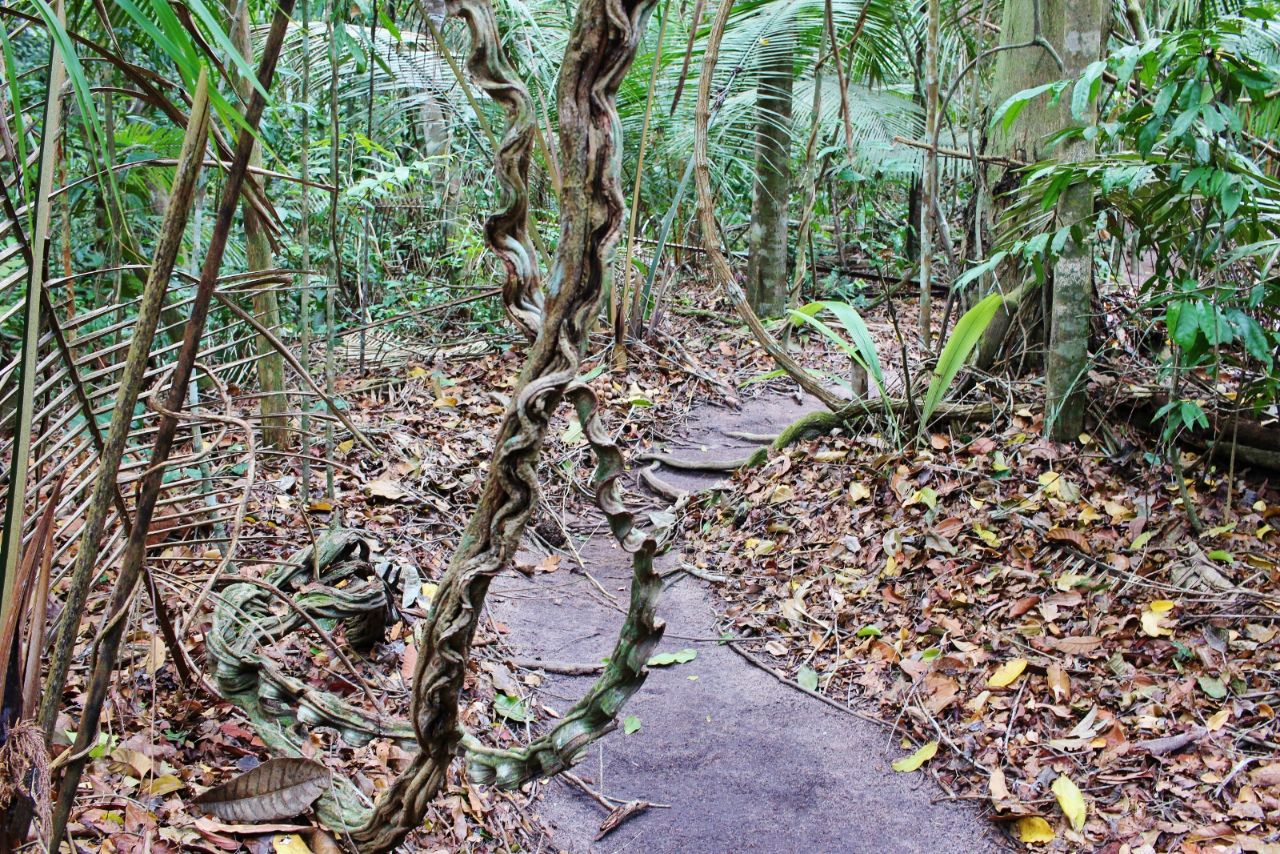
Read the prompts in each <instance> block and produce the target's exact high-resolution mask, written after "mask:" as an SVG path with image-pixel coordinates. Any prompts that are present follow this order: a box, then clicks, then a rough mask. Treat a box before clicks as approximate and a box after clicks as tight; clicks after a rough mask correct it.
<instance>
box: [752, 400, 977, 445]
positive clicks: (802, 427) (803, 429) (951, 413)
mask: <svg viewBox="0 0 1280 854" xmlns="http://www.w3.org/2000/svg"><path fill="white" fill-rule="evenodd" d="M886 407H888V409H889V411H891V412H893V413H894V414H902V413H907V412H910V411H911V405H910V402H909V401H906V400H897V399H895V400H889V401H883V400H881V401H875V400H871V401H866V400H856V401H853V402H852V403H849V404H846V405H845V406H844V407H843V408H841V409H839V410H836V411H834V412H824V411H821V410H819V411H817V412H810V413H809V414H808V415H805V416H802V417H801V418H799V419H797V420H796V421H795V423H793V424H792V425H791V426H790V427H788V428H787V429H785V430H783V431H782V432H781V433H779V434H778V437H777V438H776V439H774V440H773V450H775V451H780V450H782V449H784V448H787V447H789V446H791V445H794V444H795V443H796V442H802V441H804V440H805V439H815V438H817V437H819V436H825V435H827V434H828V433H830V432H831V431H832V430H835V429H836V428H838V427H848V426H851V425H854V424H856V423H858V422H860V421H864V420H866V419H868V418H872V417H874V416H876V415H880V414H883V413H884V412H885V408H886ZM994 415H995V407H993V406H992V405H991V404H989V403H944V404H941V405H940V406H939V407H938V408H937V410H936V411H935V412H934V414H933V420H934V422H947V421H989V420H991V418H992V417H993V416H994Z"/></svg>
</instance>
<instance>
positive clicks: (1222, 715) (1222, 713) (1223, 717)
mask: <svg viewBox="0 0 1280 854" xmlns="http://www.w3.org/2000/svg"><path fill="white" fill-rule="evenodd" d="M1230 718H1231V710H1230V709H1220V710H1219V711H1217V712H1215V713H1214V714H1213V715H1212V716H1210V718H1209V720H1207V721H1205V722H1204V728H1205V729H1207V730H1209V732H1217V731H1218V730H1220V729H1222V726H1223V724H1225V723H1226V722H1227V721H1228V720H1229V719H1230Z"/></svg>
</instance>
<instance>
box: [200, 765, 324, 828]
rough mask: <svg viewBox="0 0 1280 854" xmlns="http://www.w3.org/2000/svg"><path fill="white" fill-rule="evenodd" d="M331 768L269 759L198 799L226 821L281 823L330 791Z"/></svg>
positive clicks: (211, 811) (306, 808) (206, 807)
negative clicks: (279, 821) (326, 791)
mask: <svg viewBox="0 0 1280 854" xmlns="http://www.w3.org/2000/svg"><path fill="white" fill-rule="evenodd" d="M330 782H331V776H330V774H329V769H328V768H325V767H324V766H323V765H321V764H320V763H319V762H313V761H312V760H310V759H270V760H268V761H266V762H263V763H262V764H261V765H259V766H258V767H257V768H254V769H253V770H252V771H249V772H248V773H246V774H241V775H240V776H239V777H236V778H235V779H233V780H231V781H230V782H228V783H224V784H222V785H221V786H215V787H213V788H212V789H209V790H208V791H207V792H205V793H204V794H202V795H200V796H199V797H198V798H196V799H195V801H194V803H196V804H199V805H200V806H201V807H202V808H203V809H204V810H205V811H206V812H209V813H212V814H213V815H215V816H217V817H218V818H221V819H225V820H227V821H278V820H280V819H283V818H293V817H294V816H296V815H301V814H302V813H304V812H306V811H307V810H308V809H309V808H310V807H311V805H312V804H313V803H315V801H316V798H319V797H320V795H322V794H323V793H324V792H325V790H326V789H328V788H329V785H330Z"/></svg>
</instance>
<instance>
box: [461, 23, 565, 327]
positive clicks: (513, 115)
mask: <svg viewBox="0 0 1280 854" xmlns="http://www.w3.org/2000/svg"><path fill="white" fill-rule="evenodd" d="M445 9H446V11H448V13H449V14H451V15H454V16H456V17H459V18H461V19H462V20H463V21H464V22H465V23H466V25H467V31H468V32H469V33H470V36H471V55H470V56H469V57H468V59H467V71H468V72H470V74H471V78H472V80H474V81H475V83H476V85H477V86H479V87H480V89H482V90H483V91H484V93H485V94H486V95H488V96H489V97H490V98H491V99H493V100H494V101H496V102H497V103H498V104H500V105H501V106H502V108H503V110H504V112H505V113H506V115H507V127H506V130H505V131H504V132H503V135H502V141H501V143H499V145H498V150H497V151H496V152H494V168H495V170H496V173H497V178H498V187H499V189H500V190H501V192H502V196H503V209H502V210H501V211H499V212H497V213H495V214H493V215H492V216H490V217H489V218H488V220H486V221H485V226H484V230H485V240H486V241H487V242H488V244H489V248H490V249H492V250H493V251H494V253H495V254H496V255H497V256H498V257H499V258H501V259H502V263H503V266H504V267H505V268H506V272H507V278H506V281H505V282H504V283H503V287H502V301H503V303H504V305H505V306H506V309H507V314H509V315H510V316H511V319H512V320H513V321H514V322H515V324H516V325H517V326H518V327H520V330H521V331H522V332H524V334H525V335H526V337H528V338H533V337H535V336H536V335H537V332H538V327H539V326H540V325H541V323H542V293H541V291H540V290H539V288H538V284H539V281H538V280H539V272H538V262H537V255H535V254H534V247H533V244H532V242H531V241H530V239H529V230H528V222H529V181H528V176H529V161H530V157H531V155H532V151H533V143H534V134H535V132H536V125H535V119H534V112H533V99H532V98H530V97H529V89H528V87H526V86H525V85H524V82H523V81H522V80H520V78H519V77H517V76H516V75H515V72H513V71H512V70H511V65H510V63H508V62H507V57H506V53H505V52H504V51H503V49H502V34H501V31H500V30H499V29H498V21H497V18H496V17H495V16H494V13H493V6H492V5H490V3H489V0H449V2H448V3H446V4H445Z"/></svg>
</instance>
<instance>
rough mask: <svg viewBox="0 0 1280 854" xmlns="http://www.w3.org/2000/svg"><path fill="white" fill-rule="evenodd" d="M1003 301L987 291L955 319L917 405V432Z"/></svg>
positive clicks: (921, 429) (975, 345) (923, 426)
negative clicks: (918, 413) (984, 295)
mask: <svg viewBox="0 0 1280 854" xmlns="http://www.w3.org/2000/svg"><path fill="white" fill-rule="evenodd" d="M1003 301H1004V298H1003V297H1002V296H1001V295H1000V294H988V295H987V296H986V297H984V298H983V299H982V300H980V301H979V302H978V304H977V305H975V306H974V307H973V308H971V309H969V310H968V311H966V312H965V313H964V314H963V315H962V316H961V317H960V319H959V320H958V321H956V326H955V329H953V330H951V335H950V336H948V337H947V343H946V344H945V345H944V346H943V348H942V353H941V354H939V356H938V364H937V367H935V368H934V369H933V376H932V378H931V379H930V380H929V388H928V390H927V391H926V392H925V395H924V404H923V405H922V406H921V407H920V432H921V433H923V432H924V430H925V429H926V428H927V427H928V426H929V421H930V420H931V419H932V418H933V414H934V413H935V412H937V411H938V406H939V405H940V404H941V403H942V397H943V395H945V394H946V393H947V389H949V388H951V384H952V383H953V382H955V380H956V376H957V375H958V374H959V373H960V369H961V368H963V367H964V365H965V362H967V361H968V360H969V355H970V354H971V353H973V348H975V347H977V346H978V342H979V341H981V340H982V335H983V333H984V332H986V331H987V327H988V326H990V325H991V318H993V317H995V314H996V309H998V308H999V307H1000V304H1001V303H1002V302H1003Z"/></svg>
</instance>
